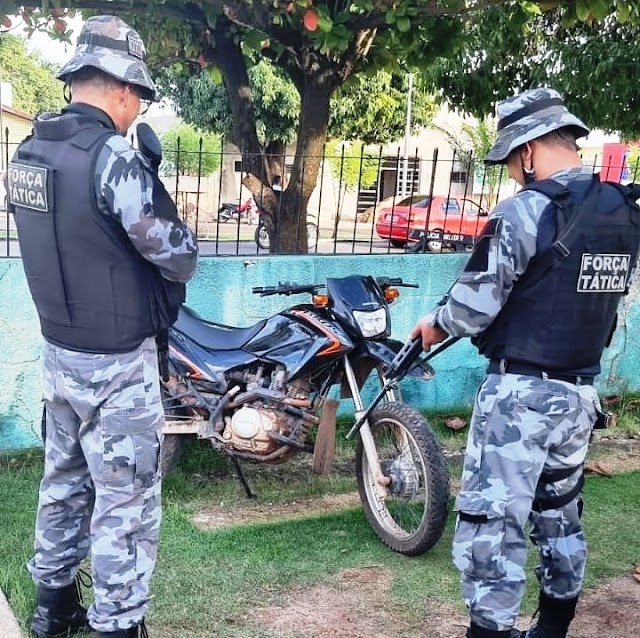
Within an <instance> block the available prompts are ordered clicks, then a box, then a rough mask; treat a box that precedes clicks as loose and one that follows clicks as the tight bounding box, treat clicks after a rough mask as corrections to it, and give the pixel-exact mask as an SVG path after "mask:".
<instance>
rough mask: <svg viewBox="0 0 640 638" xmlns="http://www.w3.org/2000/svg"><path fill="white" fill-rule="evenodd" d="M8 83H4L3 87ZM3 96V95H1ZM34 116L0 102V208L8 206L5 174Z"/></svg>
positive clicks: (29, 130) (30, 126) (27, 132)
mask: <svg viewBox="0 0 640 638" xmlns="http://www.w3.org/2000/svg"><path fill="white" fill-rule="evenodd" d="M5 86H6V85H3V88H4V87H5ZM0 97H1V96H0ZM31 128H32V116H31V115H29V114H28V113H23V112H22V111H18V110H17V109H14V108H13V107H11V106H7V105H6V104H2V103H1V102H0V210H4V209H5V208H6V201H5V200H6V193H5V191H4V174H5V171H6V169H7V164H8V162H10V161H11V158H12V157H13V154H14V152H15V150H16V148H17V147H18V144H19V143H20V142H22V140H23V139H24V138H25V137H26V136H27V135H29V134H30V133H31Z"/></svg>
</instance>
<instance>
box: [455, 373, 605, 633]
mask: <svg viewBox="0 0 640 638" xmlns="http://www.w3.org/2000/svg"><path fill="white" fill-rule="evenodd" d="M596 408H599V400H598V396H597V393H596V391H595V390H594V389H593V387H591V386H588V385H581V386H576V385H572V384H569V383H565V382H562V381H552V380H543V379H536V378H534V377H528V376H526V377H525V376H519V375H515V374H504V375H501V374H490V375H488V376H487V378H486V379H485V381H484V383H483V384H482V385H481V387H480V389H479V390H478V394H477V396H476V403H475V406H474V412H473V416H472V419H471V425H470V430H469V435H468V439H467V448H466V455H465V462H464V469H463V474H462V484H461V489H460V493H459V495H458V497H457V499H456V507H455V509H456V511H457V512H458V519H457V521H456V529H455V535H454V541H453V561H454V563H455V565H456V567H457V568H458V569H459V571H460V572H461V583H462V593H463V596H464V599H465V602H466V603H467V606H468V607H469V613H470V617H471V620H472V621H473V622H474V623H476V624H478V625H480V626H482V627H485V628H488V629H493V630H498V631H505V630H508V629H510V628H511V627H513V626H514V624H515V621H516V618H517V615H518V611H519V608H520V602H521V600H522V596H523V594H524V587H525V571H524V567H525V563H526V559H527V538H526V533H525V525H526V524H527V521H528V522H529V524H530V525H531V536H530V537H531V540H532V541H533V543H534V544H535V545H536V547H537V549H538V552H539V558H540V565H539V566H538V568H537V570H536V575H537V577H538V580H539V581H540V584H541V587H542V588H543V589H544V591H545V592H546V593H547V594H549V595H550V596H552V597H555V598H563V599H566V598H571V597H574V596H576V595H577V594H578V593H579V591H580V588H581V586H582V581H583V577H584V568H585V560H586V545H585V539H584V535H583V532H582V526H581V524H580V499H579V494H577V495H576V496H575V497H574V498H571V500H570V501H569V502H568V503H566V504H564V505H562V504H560V506H556V507H551V508H545V509H542V510H541V511H535V509H534V510H532V504H533V502H534V499H544V498H545V497H554V496H558V497H559V496H562V495H567V494H568V493H569V492H570V490H572V488H576V484H577V483H578V481H579V480H580V477H581V475H582V471H581V466H582V463H583V461H584V458H585V455H586V453H587V448H588V444H589V437H590V434H591V428H592V425H593V424H594V423H595V418H596ZM569 468H577V471H575V472H572V473H570V472H569ZM543 470H544V471H545V473H546V472H548V471H549V470H559V472H556V476H558V475H559V476H560V477H561V478H559V479H557V480H554V481H552V482H547V483H544V482H540V483H539V482H538V481H539V478H540V475H541V474H542V472H543ZM563 471H564V472H563ZM563 474H564V477H562V476H563ZM569 497H570V494H569Z"/></svg>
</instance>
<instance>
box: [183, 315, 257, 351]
mask: <svg viewBox="0 0 640 638" xmlns="http://www.w3.org/2000/svg"><path fill="white" fill-rule="evenodd" d="M266 321H267V320H266V319H263V320H262V321H259V322H258V323H256V324H255V325H253V326H249V327H248V328H236V327H233V326H225V325H223V324H220V323H213V322H211V321H207V320H206V319H203V318H202V317H200V315H198V313H197V312H196V311H195V310H192V309H191V308H189V307H188V306H182V307H181V308H180V311H179V312H178V319H177V320H176V322H175V323H174V324H173V326H172V329H173V330H177V331H178V332H181V333H182V334H183V335H185V336H186V337H188V338H189V339H191V341H195V342H196V343H197V344H198V345H199V346H202V347H203V348H206V349H207V350H239V349H240V348H242V346H244V344H245V343H247V341H249V339H251V337H253V336H254V335H256V334H258V332H260V330H261V329H262V326H264V324H265V323H266Z"/></svg>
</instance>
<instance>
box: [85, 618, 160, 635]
mask: <svg viewBox="0 0 640 638" xmlns="http://www.w3.org/2000/svg"><path fill="white" fill-rule="evenodd" d="M96 638H149V634H148V633H147V628H146V627H145V625H144V620H142V621H141V622H140V624H139V625H136V626H135V627H129V629H119V630H118V631H99V632H97V633H96Z"/></svg>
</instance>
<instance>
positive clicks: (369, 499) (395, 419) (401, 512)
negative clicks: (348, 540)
mask: <svg viewBox="0 0 640 638" xmlns="http://www.w3.org/2000/svg"><path fill="white" fill-rule="evenodd" d="M369 425H370V427H371V433H372V435H373V439H374V442H375V447H376V451H377V453H378V458H379V460H380V464H381V466H382V471H383V474H384V475H385V476H386V477H388V478H390V479H391V482H390V484H389V485H388V487H387V492H388V493H387V496H386V497H384V498H382V497H381V496H379V494H378V493H377V491H376V485H375V478H374V476H373V475H372V473H371V472H370V470H369V463H368V461H367V457H366V454H365V452H364V446H363V444H362V440H360V439H359V440H358V444H357V447H356V480H357V483H358V493H359V494H360V500H361V501H362V505H363V508H364V513H365V515H366V517H367V520H368V521H369V523H370V525H371V527H373V529H374V531H375V533H376V534H377V535H378V536H379V537H380V539H381V540H382V542H383V543H384V544H385V545H387V547H389V548H391V549H393V550H394V551H396V552H398V553H400V554H404V555H405V556H417V555H419V554H423V553H424V552H426V551H427V550H428V549H430V548H431V547H433V546H434V545H435V544H436V543H437V542H438V540H439V539H440V537H441V536H442V532H443V531H444V528H445V525H446V522H447V514H448V505H449V475H448V472H447V466H446V461H445V458H444V455H443V453H442V448H441V447H440V444H439V442H438V440H437V439H436V437H435V435H434V433H433V430H432V429H431V426H430V425H429V422H428V421H427V420H426V419H425V418H424V417H423V416H422V415H421V414H420V413H419V412H417V411H416V410H414V409H413V408H411V407H409V406H408V405H406V404H404V403H387V404H385V405H383V406H382V407H380V408H378V409H376V410H374V411H373V412H372V413H371V415H370V416H369Z"/></svg>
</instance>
